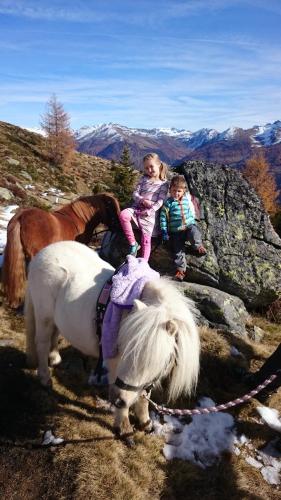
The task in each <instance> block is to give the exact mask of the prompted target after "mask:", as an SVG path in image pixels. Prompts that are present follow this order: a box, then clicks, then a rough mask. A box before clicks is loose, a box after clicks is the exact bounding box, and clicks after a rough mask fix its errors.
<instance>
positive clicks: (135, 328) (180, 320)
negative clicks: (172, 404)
mask: <svg viewBox="0 0 281 500" xmlns="http://www.w3.org/2000/svg"><path fill="white" fill-rule="evenodd" d="M194 313H195V311H194V305H193V303H192V302H191V301H190V300H189V299H187V298H186V297H184V295H183V294H181V293H180V292H179V290H178V289H177V288H176V286H175V284H173V283H171V282H169V281H168V280H167V279H165V278H160V279H159V280H157V281H154V282H148V283H147V284H146V285H145V287H144V290H143V293H142V296H141V300H137V301H135V303H134V307H133V310H132V312H131V313H130V314H128V316H127V317H126V318H125V319H124V320H123V321H122V323H121V327H120V330H119V336H118V345H119V353H120V362H119V364H118V367H117V378H116V381H115V385H114V386H113V399H114V401H113V402H114V403H115V404H116V405H117V406H119V407H122V406H124V407H130V406H131V405H132V404H133V403H134V402H135V401H136V400H137V398H138V397H139V396H140V395H141V394H142V393H143V391H144V390H149V387H150V386H151V384H155V383H156V384H157V383H159V382H160V381H161V379H162V378H163V377H167V376H168V378H169V400H173V399H176V398H177V397H178V396H179V395H180V394H182V393H189V394H190V393H191V392H192V390H193V389H194V387H195V386H196V382H197V377H198V371H199V351H200V343H199V335H198V330H197V327H196V323H195V319H194Z"/></svg>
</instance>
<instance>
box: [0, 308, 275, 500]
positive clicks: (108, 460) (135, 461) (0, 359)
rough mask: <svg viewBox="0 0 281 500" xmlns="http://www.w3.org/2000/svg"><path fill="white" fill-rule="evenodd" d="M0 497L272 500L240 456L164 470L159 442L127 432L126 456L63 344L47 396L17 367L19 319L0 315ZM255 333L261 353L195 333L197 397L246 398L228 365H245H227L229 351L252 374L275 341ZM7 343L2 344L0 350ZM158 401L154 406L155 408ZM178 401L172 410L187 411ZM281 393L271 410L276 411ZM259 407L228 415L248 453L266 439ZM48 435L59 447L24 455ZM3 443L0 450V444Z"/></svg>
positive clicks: (76, 359) (270, 490) (270, 329)
mask: <svg viewBox="0 0 281 500" xmlns="http://www.w3.org/2000/svg"><path fill="white" fill-rule="evenodd" d="M0 319H1V333H0V341H1V343H0V367H1V368H0V384H1V398H0V402H1V412H0V433H1V437H0V441H1V443H0V470H1V474H0V497H1V498H5V499H9V500H14V499H18V498H21V499H23V500H24V499H28V500H33V499H34V500H35V499H39V498H40V499H41V498H42V499H72V498H73V499H74V498H75V500H76V499H77V500H79V499H96V498H98V499H99V500H103V499H108V498H110V499H118V500H121V499H124V500H125V499H126V500H128V499H134V500H144V499H147V498H151V499H159V498H161V499H169V500H171V499H186V498H192V499H199V498H200V499H205V498H207V499H208V500H209V499H214V500H215V499H216V500H217V499H225V498H229V499H237V500H238V499H239V500H240V499H251V500H261V499H265V498H267V499H273V498H274V499H276V498H277V496H278V494H280V490H278V489H277V488H275V487H271V486H270V485H268V484H267V483H265V482H264V480H263V478H262V476H261V474H260V473H259V472H258V471H257V470H255V469H253V468H252V467H251V466H250V465H248V464H247V463H245V461H244V459H243V458H242V457H236V456H229V455H225V456H224V457H223V459H222V461H221V463H220V464H219V466H217V467H212V468H209V469H206V470H202V469H200V468H198V467H196V466H194V465H192V464H190V463H188V462H183V461H181V460H173V461H171V462H166V460H165V459H164V456H163V454H162V448H163V441H162V439H161V438H157V437H155V436H147V435H144V434H143V433H140V432H138V433H136V435H135V440H136V446H135V447H134V448H133V449H128V448H127V447H126V446H125V445H124V444H123V443H122V442H120V441H118V440H116V439H114V436H113V434H112V422H113V418H112V415H111V413H110V412H109V411H108V410H107V408H106V407H104V406H103V405H100V403H99V400H98V399H97V398H96V397H95V396H94V394H93V390H92V389H91V388H89V387H88V386H87V383H86V381H87V373H86V369H85V368H84V364H83V359H82V357H81V356H80V355H79V353H77V352H76V351H74V350H73V349H72V348H70V347H68V346H67V345H66V344H65V343H64V342H62V344H61V350H62V355H63V362H62V364H61V366H60V367H58V368H57V369H56V370H54V373H53V382H54V388H53V391H52V392H48V391H46V390H44V389H43V388H41V386H40V385H39V383H38V381H37V379H36V376H35V374H34V373H32V372H30V371H28V370H26V369H25V367H24V361H25V360H24V354H23V350H24V334H23V320H22V317H20V316H16V315H15V314H14V313H10V312H9V311H7V310H6V309H4V308H3V307H2V308H1V310H0ZM255 322H256V324H258V325H259V326H261V327H262V328H263V329H264V330H265V331H266V332H267V334H266V337H265V339H264V340H263V342H262V344H254V343H253V342H245V341H244V340H241V339H233V338H231V337H228V336H225V335H221V334H219V333H218V332H216V331H212V330H208V329H206V328H205V329H202V331H201V338H202V359H201V367H202V368H201V374H200V380H199V385H198V391H197V394H196V398H197V397H198V396H201V395H208V396H210V397H213V398H214V399H215V400H216V401H217V402H223V401H227V400H229V399H231V398H233V397H237V396H238V395H241V394H243V393H244V392H245V389H246V388H245V387H244V386H243V385H241V384H239V383H237V382H235V381H234V378H233V373H232V368H233V365H235V364H237V363H240V364H242V365H243V364H244V365H247V364H248V361H237V360H235V359H233V358H231V357H230V354H229V346H230V345H236V347H237V348H238V349H239V350H240V351H241V352H243V354H244V355H245V357H246V360H250V367H251V369H252V370H254V369H256V368H258V367H259V366H260V365H261V364H262V363H263V361H264V359H266V357H267V356H268V355H269V354H270V353H271V352H272V351H273V350H274V348H275V347H276V346H277V345H278V343H279V341H280V329H279V328H280V327H278V326H277V325H273V324H271V323H269V322H267V321H265V320H263V319H262V318H256V319H255ZM4 341H5V342H6V345H3V343H5V342H4ZM164 397H165V394H163V393H158V394H156V395H155V399H158V400H162V399H163V398H164ZM194 401H195V400H193V401H186V400H184V399H182V400H180V401H178V402H177V406H182V407H187V406H190V407H191V406H192V405H193V404H194ZM280 403H281V394H280V393H279V394H278V393H277V394H275V395H274V396H273V397H272V399H271V400H270V406H272V407H276V408H277V407H278V405H279V408H280V406H281V405H280ZM258 404H259V403H258V402H257V401H256V400H252V401H251V403H250V404H248V405H244V406H241V407H236V408H235V409H234V410H233V411H232V412H231V413H232V414H233V415H234V416H235V418H236V420H237V421H238V427H239V430H241V432H244V433H245V434H246V435H247V436H248V437H249V438H250V439H251V440H252V442H253V443H254V445H255V446H256V447H258V446H261V445H263V444H264V443H265V442H266V441H267V440H268V439H270V438H272V437H273V435H274V432H273V431H271V430H270V429H268V428H267V427H265V426H264V425H261V424H259V423H257V422H258V421H257V413H256V412H255V408H256V406H257V405H258ZM50 428H51V429H53V432H54V433H55V435H57V436H61V437H63V438H65V439H66V441H67V444H65V445H64V446H60V447H57V448H48V449H42V448H39V449H36V448H31V447H30V449H29V448H28V444H27V443H38V442H40V440H41V436H42V433H43V432H44V431H45V430H46V429H50ZM4 443H5V444H4Z"/></svg>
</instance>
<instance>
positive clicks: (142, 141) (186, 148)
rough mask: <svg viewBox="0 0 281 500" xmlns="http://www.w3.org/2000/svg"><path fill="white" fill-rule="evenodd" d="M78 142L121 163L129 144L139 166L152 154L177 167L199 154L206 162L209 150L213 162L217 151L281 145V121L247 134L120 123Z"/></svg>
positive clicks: (89, 130) (83, 131)
mask: <svg viewBox="0 0 281 500" xmlns="http://www.w3.org/2000/svg"><path fill="white" fill-rule="evenodd" d="M76 139H77V142H78V149H79V151H81V152H85V153H89V154H94V155H98V156H102V157H104V158H108V159H114V160H118V159H119V157H120V154H121V152H122V150H123V147H124V144H125V143H126V144H127V145H128V146H129V147H130V149H131V154H132V157H133V159H134V160H135V162H136V164H137V165H139V162H140V159H141V157H142V156H143V155H144V154H145V153H147V152H148V151H151V150H153V151H158V152H160V153H161V154H162V158H163V159H164V160H165V161H168V162H169V163H174V162H177V161H180V160H181V159H182V158H189V157H190V155H192V156H193V157H194V155H195V157H198V154H199V153H200V154H201V153H202V155H203V157H204V158H205V159H206V155H205V152H206V150H208V155H207V157H208V158H207V159H209V156H213V155H212V154H211V151H213V150H216V151H217V152H218V150H221V151H223V150H225V149H226V148H227V149H228V151H230V150H233V151H236V152H238V150H239V149H241V147H242V146H243V148H242V149H243V151H244V153H245V147H246V146H247V149H248V150H249V152H250V151H251V150H252V149H253V148H258V147H271V146H275V145H277V144H279V145H280V144H281V121H280V120H278V121H276V122H274V123H267V124H266V125H255V126H253V127H252V128H250V129H246V130H245V129H242V128H239V127H230V128H228V129H227V130H224V131H223V132H219V131H217V130H215V129H208V128H202V129H200V130H197V131H196V132H191V131H190V130H185V129H176V128H153V129H142V128H130V127H126V126H124V125H119V124H116V123H103V124H100V125H93V126H85V127H82V128H80V129H79V130H78V131H77V132H76ZM219 156H220V155H219ZM223 156H225V155H224V154H223ZM234 156H237V155H234ZM238 156H239V155H238ZM244 156H245V154H244ZM247 156H249V155H246V157H247ZM219 159H220V158H219ZM226 161H230V163H233V162H234V163H235V162H236V161H239V159H238V160H237V159H236V158H233V161H232V160H231V159H230V160H229V159H228V158H226Z"/></svg>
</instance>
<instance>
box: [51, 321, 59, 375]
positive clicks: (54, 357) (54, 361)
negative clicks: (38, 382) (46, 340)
mask: <svg viewBox="0 0 281 500" xmlns="http://www.w3.org/2000/svg"><path fill="white" fill-rule="evenodd" d="M58 339H59V331H58V329H57V328H54V331H53V335H52V338H51V352H50V354H49V362H50V366H57V365H58V364H59V363H60V362H61V357H60V353H59V348H58Z"/></svg>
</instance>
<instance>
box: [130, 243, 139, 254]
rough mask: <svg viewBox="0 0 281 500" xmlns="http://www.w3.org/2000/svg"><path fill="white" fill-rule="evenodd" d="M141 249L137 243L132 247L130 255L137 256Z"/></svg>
mask: <svg viewBox="0 0 281 500" xmlns="http://www.w3.org/2000/svg"><path fill="white" fill-rule="evenodd" d="M139 249H140V245H139V244H138V243H137V242H136V243H134V244H133V245H131V246H130V252H129V253H130V255H134V256H136V255H137V253H138V250H139Z"/></svg>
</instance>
